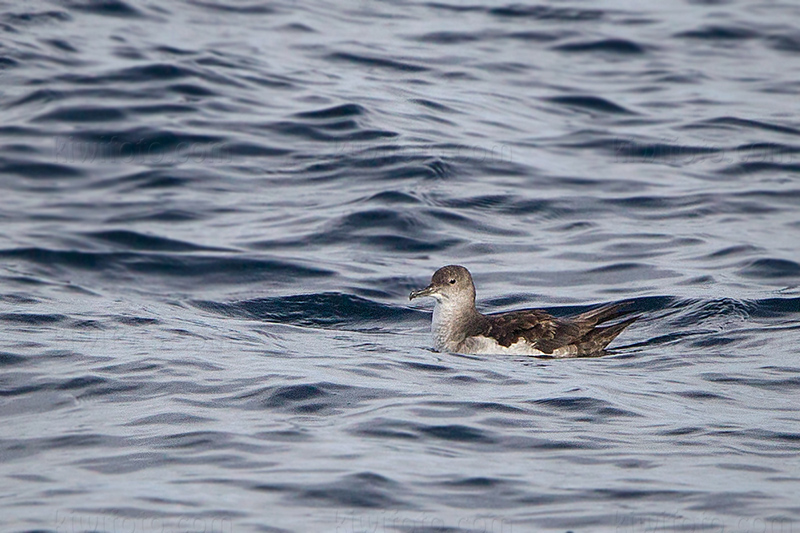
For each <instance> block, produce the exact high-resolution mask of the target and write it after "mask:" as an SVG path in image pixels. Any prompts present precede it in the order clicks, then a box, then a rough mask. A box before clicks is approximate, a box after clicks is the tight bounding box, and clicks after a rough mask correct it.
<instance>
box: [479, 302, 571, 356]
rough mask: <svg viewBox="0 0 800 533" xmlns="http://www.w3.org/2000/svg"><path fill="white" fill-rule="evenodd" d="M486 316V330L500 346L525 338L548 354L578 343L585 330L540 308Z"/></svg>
mask: <svg viewBox="0 0 800 533" xmlns="http://www.w3.org/2000/svg"><path fill="white" fill-rule="evenodd" d="M486 318H487V326H488V331H487V333H488V334H489V335H491V336H492V337H494V338H495V339H497V342H498V343H499V344H500V345H501V346H511V345H512V344H514V343H515V342H517V341H519V340H520V339H521V338H524V339H525V340H527V341H528V342H529V343H531V345H532V346H534V347H535V348H536V349H537V350H541V351H542V352H544V353H546V354H550V353H553V350H555V349H557V348H560V347H562V346H566V345H568V344H573V343H575V342H577V341H578V340H579V338H580V337H581V335H582V334H584V333H585V331H582V328H581V327H580V325H579V324H578V323H576V322H573V321H572V320H569V319H559V318H554V317H553V316H551V315H549V314H548V313H546V312H544V311H540V310H539V309H525V310H522V311H513V312H510V313H499V314H494V315H486Z"/></svg>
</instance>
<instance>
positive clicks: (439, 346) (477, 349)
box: [408, 265, 638, 357]
mask: <svg viewBox="0 0 800 533" xmlns="http://www.w3.org/2000/svg"><path fill="white" fill-rule="evenodd" d="M424 296H429V297H431V298H433V299H434V300H436V305H435V307H434V309H433V323H432V325H431V331H432V332H433V343H434V347H435V348H436V350H438V351H440V352H456V353H462V354H514V355H539V356H549V357H582V356H591V355H601V354H603V353H604V350H605V348H606V346H608V344H609V343H610V342H611V341H612V340H614V338H615V337H616V336H617V335H619V334H620V332H621V331H622V330H623V329H625V328H626V327H628V326H629V325H630V324H631V323H632V322H633V321H635V320H636V319H637V318H638V317H632V318H628V319H626V320H623V321H621V322H618V323H616V324H613V325H611V326H606V327H597V326H598V324H602V323H604V322H608V321H610V320H614V319H616V318H619V317H621V316H622V315H624V314H626V313H625V312H624V311H621V310H620V309H621V308H623V307H624V306H625V305H626V303H617V304H610V305H605V306H602V307H598V308H595V309H592V310H590V311H586V312H585V313H581V314H579V315H575V316H571V317H566V318H555V317H553V316H551V315H549V314H548V313H547V312H545V311H542V310H539V309H523V310H520V311H508V312H505V313H494V314H489V315H484V314H481V313H479V312H478V310H477V309H476V308H475V284H474V283H473V281H472V275H471V274H470V273H469V270H467V269H466V268H464V267H463V266H459V265H448V266H445V267H442V268H440V269H439V270H437V271H436V272H435V273H434V274H433V277H432V278H431V283H430V285H428V286H427V287H425V288H424V289H420V290H418V291H414V292H412V293H411V294H410V295H409V296H408V299H409V300H413V299H414V298H421V297H424Z"/></svg>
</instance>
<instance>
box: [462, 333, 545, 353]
mask: <svg viewBox="0 0 800 533" xmlns="http://www.w3.org/2000/svg"><path fill="white" fill-rule="evenodd" d="M458 348H459V349H458V350H454V351H457V352H459V353H468V354H476V355H478V354H487V355H488V354H494V355H548V354H546V353H544V352H542V351H540V350H537V349H536V348H534V347H533V346H531V345H530V343H529V342H528V341H526V340H525V339H520V340H518V341H517V342H515V343H514V344H512V345H510V346H503V345H501V344H500V343H498V342H497V341H496V340H494V339H492V338H491V337H483V336H476V337H469V338H467V339H465V340H464V342H462V343H461V345H460V346H459V347H458Z"/></svg>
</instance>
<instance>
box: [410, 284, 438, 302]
mask: <svg viewBox="0 0 800 533" xmlns="http://www.w3.org/2000/svg"><path fill="white" fill-rule="evenodd" d="M436 290H437V287H436V286H434V285H433V284H431V285H428V286H427V287H425V288H424V289H420V290H418V291H411V294H409V295H408V299H409V300H413V299H414V298H422V297H424V296H431V295H433V294H434V293H435V292H436Z"/></svg>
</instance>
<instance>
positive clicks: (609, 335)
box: [578, 306, 639, 355]
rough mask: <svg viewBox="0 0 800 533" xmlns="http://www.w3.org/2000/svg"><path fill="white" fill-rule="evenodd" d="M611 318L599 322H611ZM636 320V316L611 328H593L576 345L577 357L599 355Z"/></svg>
mask: <svg viewBox="0 0 800 533" xmlns="http://www.w3.org/2000/svg"><path fill="white" fill-rule="evenodd" d="M608 307H610V306H608ZM601 309H603V308H601ZM616 316H619V314H617V315H616ZM611 318H614V317H611ZM611 318H606V319H602V320H600V322H604V321H606V320H611ZM638 318H639V317H638V316H634V317H631V318H629V319H627V320H623V321H622V322H619V323H617V324H614V325H611V326H607V327H604V328H594V329H593V330H591V331H590V332H589V333H587V334H586V335H584V336H583V338H581V340H580V342H579V343H578V355H588V354H601V353H602V352H603V350H605V347H606V346H608V345H609V344H610V343H611V341H613V340H614V339H615V338H617V335H619V334H620V333H622V330H623V329H625V328H627V327H628V326H630V325H631V324H633V323H634V322H636V320H638Z"/></svg>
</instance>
